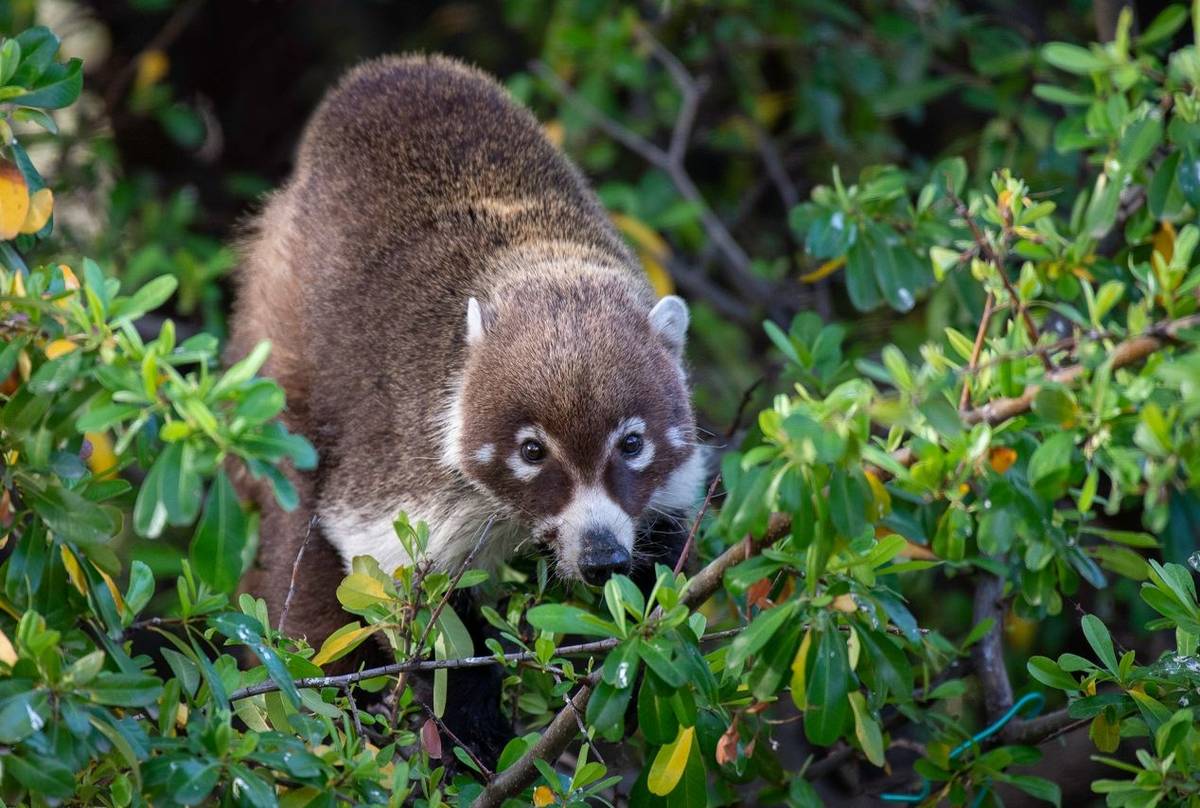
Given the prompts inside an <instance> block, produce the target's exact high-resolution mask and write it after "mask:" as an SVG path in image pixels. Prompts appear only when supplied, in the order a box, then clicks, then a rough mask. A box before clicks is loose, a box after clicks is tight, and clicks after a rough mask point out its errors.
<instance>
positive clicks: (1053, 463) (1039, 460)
mask: <svg viewBox="0 0 1200 808" xmlns="http://www.w3.org/2000/svg"><path fill="white" fill-rule="evenodd" d="M1074 455H1075V435H1074V434H1073V433H1071V432H1056V433H1054V434H1053V435H1051V436H1050V437H1048V438H1046V440H1045V441H1044V442H1043V443H1042V445H1041V446H1039V447H1038V448H1037V449H1035V450H1034V452H1033V456H1032V457H1030V458H1029V466H1028V468H1027V471H1026V473H1027V475H1028V477H1029V483H1030V485H1032V486H1033V488H1034V490H1035V491H1037V493H1038V495H1039V496H1041V497H1042V499H1044V500H1047V501H1050V502H1052V501H1054V500H1056V499H1058V498H1059V497H1061V496H1063V495H1064V494H1065V493H1066V492H1067V486H1068V484H1069V482H1070V476H1071V464H1072V461H1073V459H1074Z"/></svg>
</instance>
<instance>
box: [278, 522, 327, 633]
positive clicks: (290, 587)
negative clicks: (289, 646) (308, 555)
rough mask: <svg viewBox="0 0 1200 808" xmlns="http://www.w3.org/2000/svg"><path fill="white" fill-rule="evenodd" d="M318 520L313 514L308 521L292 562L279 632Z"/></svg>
mask: <svg viewBox="0 0 1200 808" xmlns="http://www.w3.org/2000/svg"><path fill="white" fill-rule="evenodd" d="M319 519H320V517H319V516H317V515H316V514H313V517H312V518H311V519H309V520H308V530H306V531H304V541H302V542H301V543H300V549H299V550H297V551H296V558H295V560H293V561H292V578H291V580H290V581H289V582H288V591H287V596H286V597H285V598H284V599H283V611H282V612H280V613H279V626H278V629H279V631H280V632H282V631H283V627H284V625H286V624H287V618H288V612H289V611H291V609H292V596H293V595H295V594H296V573H297V571H298V570H299V569H300V559H302V558H304V551H305V550H307V549H308V540H309V539H311V538H312V532H313V528H315V527H316V526H317V521H318V520H319Z"/></svg>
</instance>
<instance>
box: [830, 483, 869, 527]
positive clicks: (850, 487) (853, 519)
mask: <svg viewBox="0 0 1200 808" xmlns="http://www.w3.org/2000/svg"><path fill="white" fill-rule="evenodd" d="M865 488H866V486H865V485H864V484H863V483H862V482H861V480H860V479H859V477H858V475H851V474H850V473H848V472H846V471H845V470H843V469H834V470H833V474H832V475H831V476H830V478H829V514H830V516H831V517H832V518H833V526H834V527H835V528H837V531H838V533H840V534H841V535H842V536H844V537H845V538H847V539H854V538H858V536H860V535H862V533H863V531H864V530H865V529H866V526H867V520H866V509H867V493H866V490H865Z"/></svg>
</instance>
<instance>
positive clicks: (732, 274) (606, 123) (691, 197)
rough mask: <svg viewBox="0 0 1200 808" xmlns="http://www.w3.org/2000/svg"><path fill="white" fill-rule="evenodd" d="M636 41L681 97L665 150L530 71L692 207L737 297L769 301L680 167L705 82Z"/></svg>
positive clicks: (552, 77)
mask: <svg viewBox="0 0 1200 808" xmlns="http://www.w3.org/2000/svg"><path fill="white" fill-rule="evenodd" d="M639 36H640V37H641V38H642V40H643V41H644V42H646V43H647V44H648V45H649V46H650V49H651V52H652V53H653V55H654V56H655V58H656V59H657V60H658V61H659V62H661V63H662V65H663V67H664V68H666V70H667V72H668V73H669V74H670V75H671V79H672V81H674V82H675V86H676V87H677V88H678V89H679V92H680V94H681V96H682V99H681V102H680V108H679V114H678V115H677V116H676V120H675V125H674V127H673V128H672V131H671V142H670V145H669V146H668V148H667V149H663V148H661V147H659V146H657V145H655V144H654V143H651V142H650V141H649V140H647V139H646V138H644V137H642V136H641V135H639V134H637V133H636V132H634V131H633V130H631V129H629V128H628V127H626V126H625V125H623V124H622V123H620V122H619V121H617V120H614V119H613V118H612V117H610V116H608V115H606V114H605V113H604V112H602V111H601V110H599V109H597V108H596V107H595V106H594V105H592V104H590V103H588V102H587V101H586V100H584V99H583V98H581V97H580V96H579V95H578V94H577V93H575V92H574V90H572V89H571V87H570V85H568V84H567V83H566V82H565V81H563V80H562V79H561V78H559V77H558V75H557V74H555V73H554V71H553V70H551V69H550V68H549V67H547V66H546V65H545V64H544V63H543V62H540V61H534V62H532V63H531V64H530V70H531V71H532V72H533V73H535V74H536V75H537V76H539V77H540V78H542V79H543V80H544V81H545V82H546V83H547V84H549V85H550V86H551V87H552V88H553V89H554V91H555V92H556V93H558V94H559V95H560V96H562V97H563V99H564V100H566V101H567V103H569V104H571V105H572V106H574V107H575V108H576V109H578V110H579V111H580V112H581V113H583V114H584V115H586V116H587V117H588V119H590V120H591V121H592V123H594V124H595V125H596V126H598V127H600V129H601V130H603V131H604V132H605V133H606V134H608V135H609V136H610V137H611V138H613V139H614V140H616V141H617V142H618V143H620V144H621V145H623V146H625V147H626V148H627V149H629V150H630V151H632V152H634V153H635V154H637V155H638V156H640V157H641V158H642V159H643V160H645V161H646V162H648V163H650V164H651V165H652V166H654V167H655V168H657V169H659V170H661V171H663V172H664V173H666V174H667V176H668V177H669V178H670V179H671V182H672V184H674V185H675V189H676V190H677V191H679V193H680V195H681V196H682V197H683V198H684V199H686V200H687V201H688V202H691V203H692V204H693V205H695V206H696V208H697V210H698V211H699V215H700V221H701V223H702V224H703V225H704V229H705V231H706V232H707V233H708V237H709V240H710V241H711V242H712V243H713V244H715V245H716V247H717V249H718V251H719V252H720V253H721V255H722V256H723V257H724V258H725V261H724V266H725V267H726V270H727V273H726V274H727V275H728V277H729V280H730V282H731V283H732V284H733V285H734V286H735V287H737V289H738V291H739V292H740V293H741V294H743V295H745V296H746V297H748V298H750V299H752V300H757V301H769V300H770V299H771V285H770V284H769V283H767V282H766V281H765V280H764V279H762V278H760V277H759V276H758V275H756V274H755V273H754V270H753V268H752V267H751V261H750V256H749V255H748V254H747V253H746V251H745V250H744V249H743V248H742V246H741V245H740V244H738V243H737V241H736V240H735V239H734V238H733V235H732V234H731V233H730V232H729V229H728V228H727V227H726V226H725V223H724V222H722V221H721V218H720V217H719V216H717V214H716V213H715V212H713V210H712V208H711V207H709V205H708V203H707V201H706V200H705V199H704V196H703V194H701V193H700V190H699V189H698V188H697V187H696V184H695V183H694V182H693V181H692V178H691V176H690V175H689V174H688V172H687V169H686V168H685V167H684V157H685V156H686V152H687V143H688V140H689V138H690V136H691V132H692V127H693V125H694V123H695V116H696V111H697V108H698V105H699V100H700V97H701V96H702V95H703V92H704V87H705V82H704V81H698V80H697V79H695V78H694V77H693V76H692V75H691V74H690V73H689V72H688V70H687V68H686V67H684V66H683V64H682V63H681V62H680V61H679V60H678V59H677V58H676V57H675V56H674V55H673V54H671V53H670V52H669V51H668V50H667V49H666V48H664V47H663V46H662V45H661V44H660V43H659V42H658V41H657V40H656V39H654V37H653V36H651V35H650V33H649V32H648V31H645V30H642V31H641V32H640V33H639Z"/></svg>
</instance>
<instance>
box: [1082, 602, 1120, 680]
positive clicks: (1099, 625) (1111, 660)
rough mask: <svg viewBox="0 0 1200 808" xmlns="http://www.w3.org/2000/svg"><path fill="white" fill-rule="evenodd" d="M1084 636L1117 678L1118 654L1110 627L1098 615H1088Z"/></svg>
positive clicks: (1085, 621)
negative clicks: (1114, 648) (1109, 630)
mask: <svg viewBox="0 0 1200 808" xmlns="http://www.w3.org/2000/svg"><path fill="white" fill-rule="evenodd" d="M1083 636H1085V637H1087V641H1088V645H1090V646H1092V650H1093V651H1095V652H1096V656H1098V657H1099V658H1100V661H1101V662H1103V663H1104V667H1106V668H1108V672H1109V673H1111V674H1113V675H1114V676H1116V674H1117V654H1116V652H1115V651H1114V650H1113V641H1112V637H1111V636H1110V635H1109V633H1108V627H1107V626H1105V625H1104V623H1103V622H1102V621H1101V620H1100V618H1099V617H1096V615H1094V614H1086V615H1084V616H1083Z"/></svg>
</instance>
